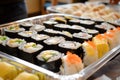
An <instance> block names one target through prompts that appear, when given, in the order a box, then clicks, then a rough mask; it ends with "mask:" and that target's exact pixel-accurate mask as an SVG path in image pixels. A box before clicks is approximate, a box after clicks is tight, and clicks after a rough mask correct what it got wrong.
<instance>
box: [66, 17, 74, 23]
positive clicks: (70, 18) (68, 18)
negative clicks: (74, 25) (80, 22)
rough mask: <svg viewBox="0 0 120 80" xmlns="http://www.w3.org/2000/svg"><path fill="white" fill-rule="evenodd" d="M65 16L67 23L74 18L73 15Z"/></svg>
mask: <svg viewBox="0 0 120 80" xmlns="http://www.w3.org/2000/svg"><path fill="white" fill-rule="evenodd" d="M64 18H65V19H66V20H67V23H68V22H69V20H72V19H73V17H71V16H64Z"/></svg>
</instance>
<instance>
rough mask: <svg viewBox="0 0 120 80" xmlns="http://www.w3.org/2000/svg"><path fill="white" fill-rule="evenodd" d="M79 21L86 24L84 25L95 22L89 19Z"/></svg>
mask: <svg viewBox="0 0 120 80" xmlns="http://www.w3.org/2000/svg"><path fill="white" fill-rule="evenodd" d="M80 23H81V24H86V25H92V24H94V23H95V22H94V21H90V20H80Z"/></svg>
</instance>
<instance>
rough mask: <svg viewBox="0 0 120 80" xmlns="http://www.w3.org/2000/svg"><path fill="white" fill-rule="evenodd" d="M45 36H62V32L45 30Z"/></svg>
mask: <svg viewBox="0 0 120 80" xmlns="http://www.w3.org/2000/svg"><path fill="white" fill-rule="evenodd" d="M43 34H46V35H49V36H60V31H57V30H53V29H45V30H44V31H43Z"/></svg>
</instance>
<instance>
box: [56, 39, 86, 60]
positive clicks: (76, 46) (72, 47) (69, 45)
mask: <svg viewBox="0 0 120 80" xmlns="http://www.w3.org/2000/svg"><path fill="white" fill-rule="evenodd" d="M58 46H59V48H58V50H59V51H60V52H63V53H66V52H67V51H70V52H73V53H75V54H77V55H78V56H80V57H81V58H82V57H83V56H84V55H83V49H82V47H81V43H79V42H75V41H64V42H61V43H60V44H59V45H58Z"/></svg>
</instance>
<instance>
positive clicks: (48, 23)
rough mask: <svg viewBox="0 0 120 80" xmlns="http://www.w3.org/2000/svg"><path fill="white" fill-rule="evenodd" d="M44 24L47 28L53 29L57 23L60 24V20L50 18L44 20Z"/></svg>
mask: <svg viewBox="0 0 120 80" xmlns="http://www.w3.org/2000/svg"><path fill="white" fill-rule="evenodd" d="M43 24H44V25H45V27H46V28H47V29H53V27H54V25H55V24H58V22H56V21H53V20H49V21H44V22H43Z"/></svg>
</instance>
